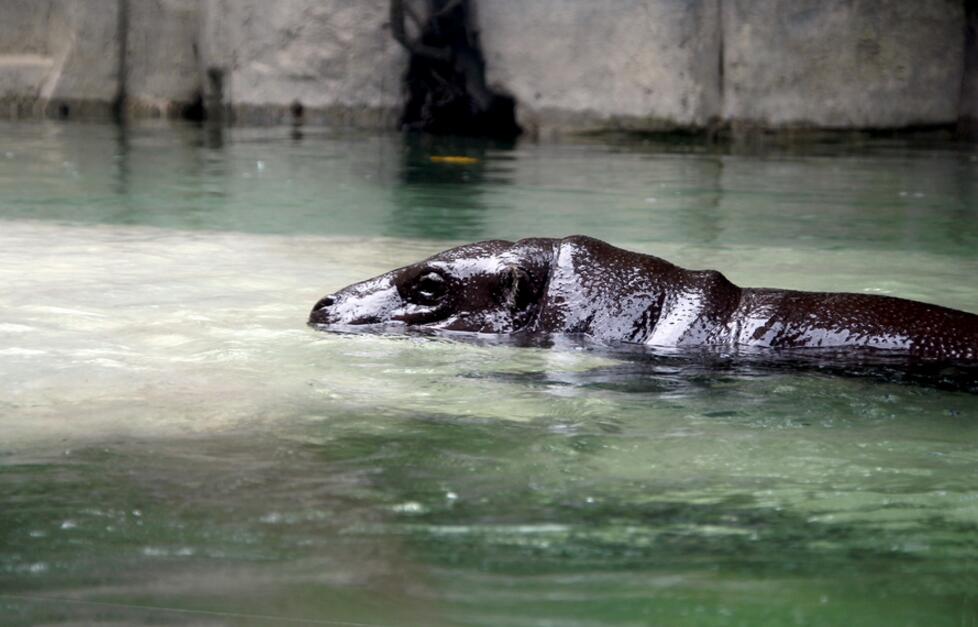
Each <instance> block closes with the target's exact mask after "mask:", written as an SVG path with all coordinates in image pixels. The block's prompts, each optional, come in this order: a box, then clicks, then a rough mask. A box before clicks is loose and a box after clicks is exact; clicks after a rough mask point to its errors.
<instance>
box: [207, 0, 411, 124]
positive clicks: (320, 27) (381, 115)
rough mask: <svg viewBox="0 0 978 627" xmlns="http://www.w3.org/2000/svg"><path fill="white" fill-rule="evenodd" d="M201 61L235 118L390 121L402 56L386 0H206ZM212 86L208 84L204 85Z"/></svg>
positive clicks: (397, 93)
mask: <svg viewBox="0 0 978 627" xmlns="http://www.w3.org/2000/svg"><path fill="white" fill-rule="evenodd" d="M205 7H206V9H205V13H206V16H207V19H206V20H205V21H204V23H203V26H202V35H201V41H202V43H203V45H202V46H201V50H202V63H203V65H204V66H205V70H206V69H210V68H216V69H219V70H220V72H221V74H222V75H223V76H224V92H225V94H224V97H225V99H228V100H229V101H230V104H231V106H232V108H233V110H234V113H235V114H236V118H237V119H239V120H242V121H251V122H274V121H279V120H281V119H283V118H286V117H288V113H289V109H290V107H291V105H292V104H293V103H295V102H299V103H301V104H302V105H303V107H304V110H305V112H306V113H305V115H306V118H307V121H311V122H316V121H324V122H333V123H351V124H360V125H370V126H377V125H387V126H392V125H393V124H394V123H395V121H396V114H397V111H398V109H399V108H400V103H401V76H402V75H403V73H404V70H405V68H406V63H407V57H406V55H405V53H404V52H403V50H402V49H401V48H400V46H399V45H398V44H397V42H395V41H394V39H393V38H392V37H391V34H390V30H389V28H388V12H389V8H388V1H387V0H357V1H356V2H353V1H351V0H275V2H268V0H205ZM207 87H208V89H212V88H213V87H214V86H213V85H208V86H207Z"/></svg>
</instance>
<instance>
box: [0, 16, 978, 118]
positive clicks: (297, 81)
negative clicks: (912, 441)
mask: <svg viewBox="0 0 978 627" xmlns="http://www.w3.org/2000/svg"><path fill="white" fill-rule="evenodd" d="M477 6H478V9H479V16H478V18H479V24H480V27H481V39H482V44H483V48H484V51H485V56H486V61H487V64H488V70H487V77H488V81H489V83H490V85H491V86H493V87H495V88H497V89H499V90H501V91H504V92H507V93H509V94H511V95H513V96H514V97H515V98H516V101H517V103H518V104H517V117H518V119H519V121H520V123H521V124H523V125H524V127H526V128H527V130H528V131H530V133H531V134H535V135H549V134H559V133H562V132H566V131H602V130H637V131H655V130H668V129H704V128H716V127H718V126H732V127H734V128H741V127H762V128H795V127H817V128H843V129H846V128H866V127H872V128H899V127H904V126H911V125H922V124H924V125H931V124H935V125H937V124H947V125H951V124H954V123H955V122H957V121H958V120H959V118H960V119H962V120H969V119H970V120H978V79H976V78H975V73H976V72H978V62H976V61H975V59H976V58H978V51H976V49H975V47H976V45H978V44H976V43H975V38H972V39H971V43H970V44H969V46H970V47H967V46H966V43H965V31H966V25H967V24H968V23H969V22H968V20H969V19H970V20H971V23H972V28H974V22H975V17H974V13H975V11H974V6H975V0H927V1H926V2H921V1H920V0H616V2H614V3H612V4H609V3H598V2H594V1H593V0H535V1H534V2H519V1H518V0H479V1H478V2H477ZM966 6H968V7H971V8H970V10H969V11H970V12H969V11H966V10H965V7H966ZM969 16H970V17H969ZM388 19H389V18H388V0H357V1H353V0H276V1H275V2H270V1H268V0H0V116H3V115H9V116H18V115H44V114H47V115H59V114H63V113H66V112H67V113H69V115H70V116H71V117H74V116H76V115H82V114H91V115H107V114H108V112H109V111H110V110H111V104H112V102H113V101H114V100H115V98H116V97H117V95H118V94H119V93H120V91H124V92H125V94H126V96H127V99H126V103H127V110H128V111H129V112H130V114H132V115H176V114H179V113H180V112H181V111H182V110H183V109H184V107H185V106H186V105H187V104H189V103H191V102H193V101H194V100H195V99H197V98H198V97H199V96H200V95H201V94H203V95H204V96H205V97H207V98H209V102H210V103H211V110H212V111H214V110H216V109H217V108H219V109H220V110H228V111H230V112H232V113H233V114H235V116H236V118H237V120H238V121H241V122H259V123H271V122H278V121H286V120H288V119H290V115H291V113H290V111H291V107H292V105H293V103H296V102H299V103H301V104H302V105H303V112H304V119H305V121H306V122H309V123H317V122H324V123H332V124H356V125H365V126H388V127H390V126H393V125H394V124H395V121H396V118H397V112H398V110H399V108H400V106H401V99H402V88H401V85H400V80H401V76H402V74H403V72H404V69H405V67H406V56H405V54H404V52H403V51H402V50H401V49H400V48H399V46H398V45H397V44H396V43H395V42H394V41H393V38H392V37H391V34H390V28H389V24H388ZM121 33H124V34H125V37H124V39H121V38H120V34H121ZM120 55H124V63H120V58H123V57H121V56H120ZM966 59H971V60H970V61H968V64H967V65H966ZM215 103H216V104H217V105H222V106H220V107H215ZM65 107H67V110H66V109H65Z"/></svg>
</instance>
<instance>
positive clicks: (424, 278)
mask: <svg viewBox="0 0 978 627" xmlns="http://www.w3.org/2000/svg"><path fill="white" fill-rule="evenodd" d="M411 291H412V294H413V296H414V299H415V300H417V301H418V302H420V303H422V304H425V305H433V304H435V303H436V302H438V301H439V300H441V299H442V297H444V296H445V293H446V292H447V291H448V282H447V281H445V277H443V276H442V275H441V274H439V273H437V272H426V273H424V274H422V275H421V276H420V277H418V279H417V281H415V283H414V286H413V288H412V290H411Z"/></svg>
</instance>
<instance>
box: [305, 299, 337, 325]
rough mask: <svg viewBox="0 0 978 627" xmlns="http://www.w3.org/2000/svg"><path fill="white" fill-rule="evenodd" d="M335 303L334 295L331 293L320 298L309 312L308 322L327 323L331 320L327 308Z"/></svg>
mask: <svg viewBox="0 0 978 627" xmlns="http://www.w3.org/2000/svg"><path fill="white" fill-rule="evenodd" d="M335 303H336V297H335V296H334V295H333V294H329V295H328V296H324V297H322V298H320V299H319V302H317V303H316V304H315V305H313V307H312V311H311V312H309V324H329V323H330V322H331V320H330V315H329V308H330V307H332V306H333V304H335Z"/></svg>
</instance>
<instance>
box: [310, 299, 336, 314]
mask: <svg viewBox="0 0 978 627" xmlns="http://www.w3.org/2000/svg"><path fill="white" fill-rule="evenodd" d="M335 302H336V299H335V298H333V296H332V295H330V296H324V297H323V298H321V299H320V300H319V302H318V303H316V306H315V307H313V308H312V310H313V311H318V310H319V309H324V308H326V307H329V306H331V305H332V304H333V303H335Z"/></svg>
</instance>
